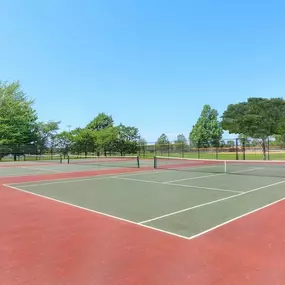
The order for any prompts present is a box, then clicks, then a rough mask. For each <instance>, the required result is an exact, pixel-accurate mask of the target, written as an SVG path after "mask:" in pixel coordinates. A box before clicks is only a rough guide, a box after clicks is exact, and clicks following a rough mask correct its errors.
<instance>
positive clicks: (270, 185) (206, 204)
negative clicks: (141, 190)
mask: <svg viewBox="0 0 285 285" xmlns="http://www.w3.org/2000/svg"><path fill="white" fill-rule="evenodd" d="M282 183H285V180H283V181H279V182H276V183H272V184H269V185H265V186H262V187H258V188H254V189H251V190H249V191H246V192H241V193H239V194H236V195H232V196H229V197H225V198H221V199H217V200H213V201H210V202H207V203H203V204H199V205H196V206H193V207H189V208H185V209H182V210H179V211H175V212H172V213H168V214H165V215H162V216H159V217H155V218H152V219H149V220H145V221H142V222H140V223H139V224H145V223H149V222H152V221H156V220H160V219H163V218H166V217H169V216H174V215H177V214H180V213H183V212H187V211H190V210H193V209H197V208H201V207H204V206H208V205H212V204H215V203H218V202H222V201H225V200H229V199H233V198H236V197H239V196H242V195H247V194H248V193H252V192H255V191H259V190H262V189H265V188H269V187H272V186H275V185H279V184H282Z"/></svg>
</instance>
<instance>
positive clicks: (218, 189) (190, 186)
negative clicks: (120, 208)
mask: <svg viewBox="0 0 285 285" xmlns="http://www.w3.org/2000/svg"><path fill="white" fill-rule="evenodd" d="M110 178H114V179H120V180H127V181H137V182H144V183H152V184H160V185H171V186H179V187H186V188H198V189H204V190H214V191H223V192H232V193H241V191H237V190H228V189H221V188H210V187H203V186H194V185H184V184H175V183H170V182H159V181H152V180H143V179H135V178H127V177H120V176H113V177H110Z"/></svg>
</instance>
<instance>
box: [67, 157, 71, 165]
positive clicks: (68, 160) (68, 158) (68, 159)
mask: <svg viewBox="0 0 285 285" xmlns="http://www.w3.org/2000/svg"><path fill="white" fill-rule="evenodd" d="M69 162H70V156H69V155H68V156H67V164H69Z"/></svg>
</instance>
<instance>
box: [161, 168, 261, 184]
mask: <svg viewBox="0 0 285 285" xmlns="http://www.w3.org/2000/svg"><path fill="white" fill-rule="evenodd" d="M260 169H264V168H263V167H255V168H250V169H246V170H238V171H232V172H224V173H216V174H210V175H204V176H197V177H190V178H183V179H177V180H171V181H165V182H163V183H172V182H179V181H188V180H194V179H200V178H208V177H214V176H222V175H227V174H234V173H243V172H249V171H255V170H260ZM193 172H195V170H193Z"/></svg>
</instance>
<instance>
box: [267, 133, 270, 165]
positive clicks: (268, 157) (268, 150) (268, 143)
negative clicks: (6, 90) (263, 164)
mask: <svg viewBox="0 0 285 285" xmlns="http://www.w3.org/2000/svg"><path fill="white" fill-rule="evenodd" d="M267 152H268V153H267V159H268V160H270V141H269V138H268V140H267Z"/></svg>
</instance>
